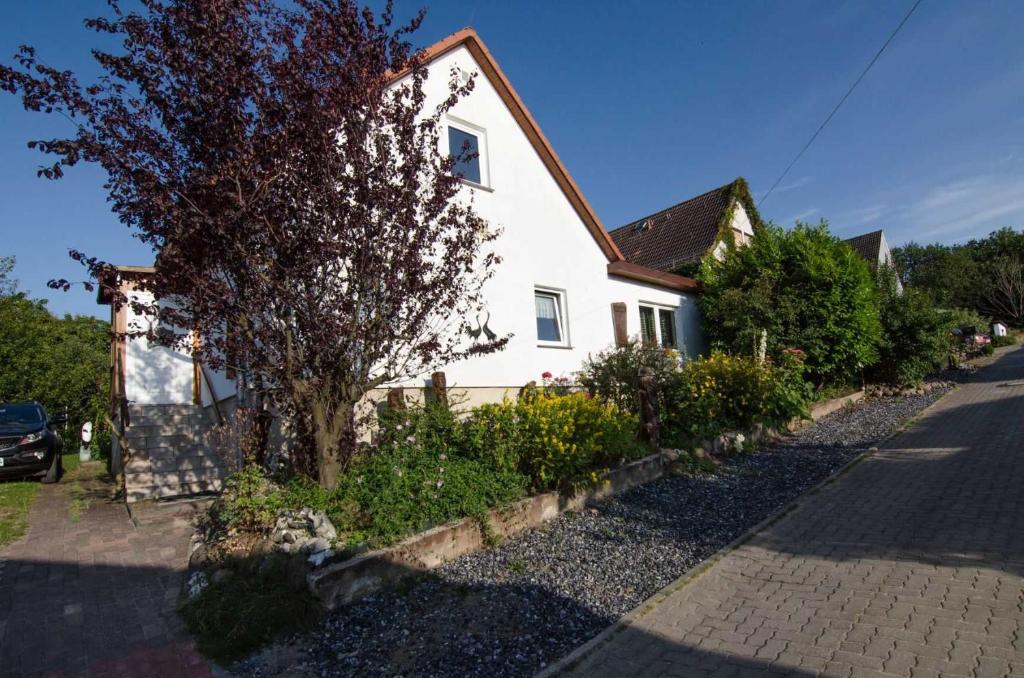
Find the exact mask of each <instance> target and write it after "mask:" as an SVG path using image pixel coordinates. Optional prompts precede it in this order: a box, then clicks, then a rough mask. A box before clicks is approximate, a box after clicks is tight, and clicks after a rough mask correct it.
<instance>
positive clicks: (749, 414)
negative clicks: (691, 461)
mask: <svg viewBox="0 0 1024 678" xmlns="http://www.w3.org/2000/svg"><path fill="white" fill-rule="evenodd" d="M664 391H665V396H666V397H665V399H664V401H663V403H662V412H663V415H662V426H663V437H664V438H665V442H666V443H667V444H673V445H680V446H685V445H690V444H695V443H697V442H699V441H701V440H703V439H706V438H710V437H713V436H715V435H718V434H719V433H722V432H725V431H743V430H747V429H750V428H752V427H753V426H754V425H755V424H764V425H767V426H773V427H774V426H779V425H781V424H784V423H785V422H787V421H789V420H790V419H792V418H793V417H796V416H799V415H801V414H803V413H804V412H805V408H806V406H807V403H808V402H809V400H810V396H811V388H810V385H809V384H808V383H807V382H806V381H804V379H803V353H802V352H800V351H793V350H787V351H784V352H783V353H782V365H779V366H774V365H771V364H769V363H761V362H759V361H758V360H757V359H755V358H749V357H734V356H728V355H725V354H723V353H715V354H713V355H711V356H710V357H707V358H698V359H696V360H691V361H688V362H687V363H685V364H684V365H683V367H682V369H681V370H680V371H679V373H678V375H677V376H676V378H675V379H673V380H672V381H671V382H670V383H669V385H668V386H667V387H666V388H665V389H664Z"/></svg>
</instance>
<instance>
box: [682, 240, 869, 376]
mask: <svg viewBox="0 0 1024 678" xmlns="http://www.w3.org/2000/svg"><path fill="white" fill-rule="evenodd" d="M699 275H700V280H701V282H702V283H703V284H704V294H703V295H702V296H701V300H700V305H701V310H702V312H703V315H704V329H705V332H706V334H707V335H708V338H709V340H710V341H711V343H712V345H714V346H716V347H718V348H721V349H723V350H725V351H728V352H730V353H734V354H739V355H751V354H752V353H754V352H756V350H757V346H758V343H759V341H760V339H759V338H760V336H761V335H762V333H764V334H765V336H766V340H767V342H766V343H767V350H768V355H770V356H771V357H772V358H773V359H775V360H781V357H782V351H783V349H786V348H799V349H802V350H803V351H804V352H805V353H806V355H807V363H806V365H807V374H808V377H809V378H810V379H811V380H812V381H814V382H815V383H816V384H818V385H821V384H825V383H842V382H846V381H850V380H852V379H853V378H854V377H856V376H857V375H858V374H860V373H861V371H862V370H863V369H864V368H865V367H866V366H868V365H871V364H873V363H874V362H875V361H876V360H877V358H878V350H877V343H878V339H879V336H880V333H881V326H880V324H879V318H878V307H877V304H876V299H875V286H874V281H873V280H872V276H871V273H870V271H869V270H868V267H867V264H866V263H864V261H863V260H862V259H861V258H860V257H859V256H857V254H856V253H855V252H854V251H853V250H852V249H851V248H850V247H849V246H848V245H846V244H845V243H843V242H842V241H841V240H839V239H838V238H836V237H834V236H832V235H831V234H830V233H829V231H828V225H827V224H826V223H825V222H824V221H822V222H821V223H820V224H818V225H816V226H812V225H808V224H801V223H798V224H797V226H796V228H794V229H793V230H791V231H785V230H783V229H781V228H779V227H777V226H766V227H764V228H762V229H759V230H758V232H757V233H756V234H755V236H754V239H753V241H752V243H751V244H750V245H748V246H746V247H741V248H736V249H729V250H727V251H726V253H725V254H724V256H723V257H722V259H721V260H718V259H716V258H714V257H709V258H708V259H707V260H706V261H705V262H704V264H703V265H702V267H701V271H700V274H699Z"/></svg>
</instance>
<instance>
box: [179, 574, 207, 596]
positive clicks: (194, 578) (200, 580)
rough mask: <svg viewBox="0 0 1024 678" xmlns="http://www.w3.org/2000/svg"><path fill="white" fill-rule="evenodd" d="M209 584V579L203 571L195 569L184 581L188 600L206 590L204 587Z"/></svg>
mask: <svg viewBox="0 0 1024 678" xmlns="http://www.w3.org/2000/svg"><path fill="white" fill-rule="evenodd" d="M209 585H210V580H209V578H208V577H207V576H206V573H205V572H202V571H200V570H196V571H195V572H193V573H192V574H190V575H189V576H188V581H187V582H185V595H186V596H187V597H188V599H189V600H192V599H194V598H195V597H196V596H198V595H199V594H200V593H202V592H203V591H205V590H206V587H207V586H209Z"/></svg>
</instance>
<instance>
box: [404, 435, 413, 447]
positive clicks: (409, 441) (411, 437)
mask: <svg viewBox="0 0 1024 678" xmlns="http://www.w3.org/2000/svg"><path fill="white" fill-rule="evenodd" d="M405 442H407V443H409V444H410V445H412V444H413V443H415V442H416V436H409V437H408V438H406V439H405Z"/></svg>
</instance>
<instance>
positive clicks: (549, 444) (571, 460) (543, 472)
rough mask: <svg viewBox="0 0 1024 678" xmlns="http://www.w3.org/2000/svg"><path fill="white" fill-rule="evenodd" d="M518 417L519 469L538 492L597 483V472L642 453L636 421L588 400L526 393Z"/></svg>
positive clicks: (584, 396)
mask: <svg viewBox="0 0 1024 678" xmlns="http://www.w3.org/2000/svg"><path fill="white" fill-rule="evenodd" d="M516 411H517V415H518V418H519V434H520V436H521V438H520V451H519V469H520V471H521V472H522V473H524V474H525V475H526V476H527V477H528V478H530V483H531V487H532V488H533V489H535V490H540V489H552V488H556V487H557V488H561V489H568V488H570V487H572V486H574V485H576V484H578V483H580V482H583V481H585V480H586V479H587V478H589V479H591V480H596V479H597V476H596V473H597V470H599V469H604V468H607V467H610V466H612V465H614V464H617V463H618V462H620V461H623V460H628V459H634V458H637V457H639V456H642V455H643V453H644V449H643V446H642V445H641V444H640V443H639V441H638V440H637V437H636V434H637V431H638V429H639V420H638V419H637V417H636V416H635V415H633V414H630V413H628V412H623V411H621V410H619V409H618V408H617V407H615V405H613V404H611V403H608V402H605V401H603V400H601V399H599V398H593V397H591V396H590V395H589V394H585V393H570V394H567V395H548V394H546V393H541V392H527V393H524V394H523V396H522V397H520V399H519V401H518V402H517V403H516Z"/></svg>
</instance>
